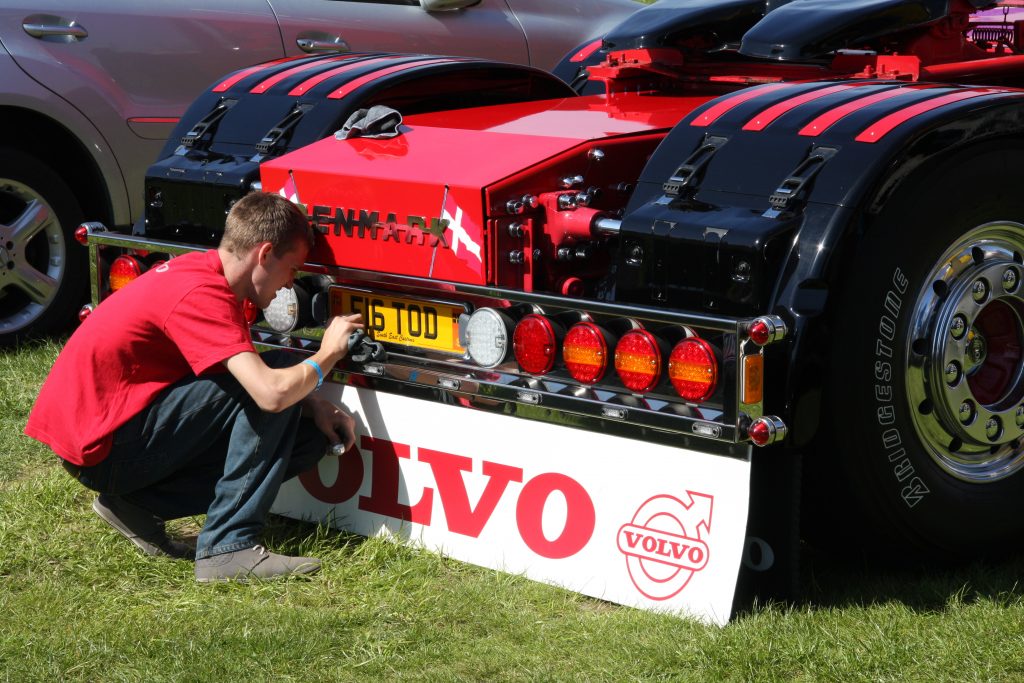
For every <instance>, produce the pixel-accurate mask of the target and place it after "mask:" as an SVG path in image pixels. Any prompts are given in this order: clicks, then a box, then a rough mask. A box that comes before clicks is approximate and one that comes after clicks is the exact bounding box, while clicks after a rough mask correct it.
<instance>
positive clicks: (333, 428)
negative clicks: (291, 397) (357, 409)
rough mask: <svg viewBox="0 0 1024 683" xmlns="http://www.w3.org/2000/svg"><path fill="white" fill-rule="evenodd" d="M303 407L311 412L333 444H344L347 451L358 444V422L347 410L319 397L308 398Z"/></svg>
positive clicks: (315, 422) (314, 421)
mask: <svg viewBox="0 0 1024 683" xmlns="http://www.w3.org/2000/svg"><path fill="white" fill-rule="evenodd" d="M303 407H304V408H306V409H307V410H308V411H309V415H310V416H312V418H313V423H314V424H316V426H317V429H319V430H320V431H321V432H323V433H324V435H325V436H326V437H327V440H328V441H329V442H330V443H331V444H336V443H340V444H344V445H345V450H346V451H347V450H348V449H349V448H352V445H353V444H354V443H355V442H356V421H355V420H354V419H353V418H352V416H351V415H349V414H348V413H347V412H346V411H345V410H343V409H342V408H339V407H338V406H336V405H334V404H333V403H331V402H330V401H327V400H325V399H322V398H320V397H319V396H307V397H306V398H305V399H304V403H303Z"/></svg>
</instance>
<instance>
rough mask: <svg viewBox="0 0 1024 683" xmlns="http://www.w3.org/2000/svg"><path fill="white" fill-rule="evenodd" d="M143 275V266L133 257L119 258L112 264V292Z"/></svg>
mask: <svg viewBox="0 0 1024 683" xmlns="http://www.w3.org/2000/svg"><path fill="white" fill-rule="evenodd" d="M140 275H142V266H141V265H139V262H138V261H137V260H135V258H134V257H132V256H118V257H117V258H116V259H114V262H113V263H111V264H110V291H111V292H116V291H117V290H119V289H121V288H122V287H124V286H125V285H127V284H128V283H129V282H131V281H132V280H134V279H135V278H137V277H139V276H140Z"/></svg>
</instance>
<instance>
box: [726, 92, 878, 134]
mask: <svg viewBox="0 0 1024 683" xmlns="http://www.w3.org/2000/svg"><path fill="white" fill-rule="evenodd" d="M863 85H868V84H867V83H842V84H840V85H833V86H830V87H828V88H821V89H820V90H812V91H811V92H805V93H803V94H800V95H797V96H796V97H791V98H789V99H788V100H783V101H782V102H779V103H777V104H773V105H772V106H770V107H768V108H767V109H765V110H764V111H762V112H761V113H759V114H757V115H755V116H754V118H752V119H750V120H749V121H747V123H746V125H744V126H743V130H764V129H765V128H766V127H767V126H768V125H769V124H770V123H771V122H772V121H774V120H775V119H777V118H779V117H780V116H782V115H783V114H785V113H786V112H789V111H792V110H794V109H796V108H797V107H799V106H800V105H801V104H806V103H807V102H813V101H814V100H817V99H820V98H822V97H825V96H827V95H832V94H834V93H837V92H842V91H844V90H850V89H851V88H857V87H860V86H863Z"/></svg>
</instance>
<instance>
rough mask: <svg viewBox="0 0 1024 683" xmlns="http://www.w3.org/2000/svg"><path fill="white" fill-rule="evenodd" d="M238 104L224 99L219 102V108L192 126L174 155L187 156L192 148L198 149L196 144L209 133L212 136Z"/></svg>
mask: <svg viewBox="0 0 1024 683" xmlns="http://www.w3.org/2000/svg"><path fill="white" fill-rule="evenodd" d="M236 104H238V100H235V99H227V98H225V97H222V98H221V99H220V101H218V102H217V106H215V107H214V108H213V109H211V110H210V113H208V114H207V115H206V116H204V117H203V118H202V119H200V120H199V122H198V123H197V124H196V125H194V126H192V130H190V131H189V132H187V133H185V135H184V136H183V137H182V138H181V145H179V147H178V149H176V150H175V151H174V153H175V154H177V155H179V156H180V155H183V154H186V153H187V152H188V150H190V149H192V148H197V144H196V143H198V142H199V140H200V139H201V138H202V137H203V136H204V135H206V134H207V133H210V134H211V136H212V133H213V132H214V131H215V130H216V129H217V125H218V124H219V123H220V120H221V119H222V118H223V117H224V114H227V113H228V110H230V109H231V107H233V106H235V105H236Z"/></svg>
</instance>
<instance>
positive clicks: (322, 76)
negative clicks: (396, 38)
mask: <svg viewBox="0 0 1024 683" xmlns="http://www.w3.org/2000/svg"><path fill="white" fill-rule="evenodd" d="M396 59H401V55H394V56H390V57H374V58H373V59H367V60H364V61H362V62H352V63H350V64H343V65H341V66H338V67H335V68H333V69H330V70H328V71H324V72H323V73H319V74H317V75H316V76H312V77H311V78H308V79H306V80H304V81H303V82H302V83H299V84H298V85H297V86H295V87H294V88H292V89H291V90H289V91H288V94H289V95H291V96H292V97H298V96H299V95H304V94H305V93H306V92H308V91H309V90H310V89H312V88H315V87H316V86H318V85H319V84H321V83H323V82H324V81H326V80H327V79H329V78H333V77H334V76H337V75H338V74H343V73H345V72H346V71H352V70H353V69H357V68H359V67H361V66H366V65H367V64H379V63H381V62H393V61H395V60H396Z"/></svg>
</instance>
